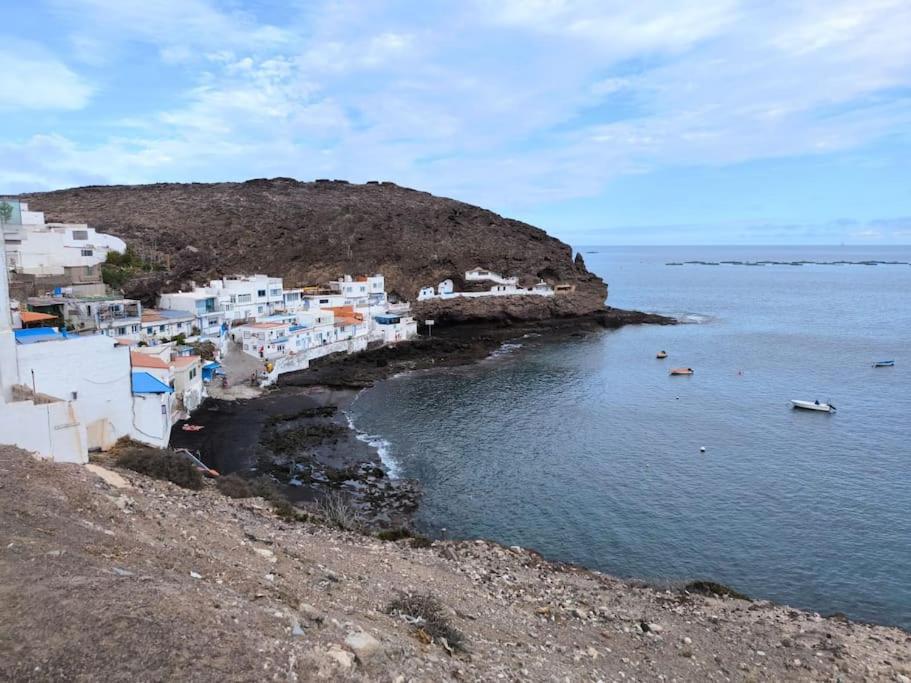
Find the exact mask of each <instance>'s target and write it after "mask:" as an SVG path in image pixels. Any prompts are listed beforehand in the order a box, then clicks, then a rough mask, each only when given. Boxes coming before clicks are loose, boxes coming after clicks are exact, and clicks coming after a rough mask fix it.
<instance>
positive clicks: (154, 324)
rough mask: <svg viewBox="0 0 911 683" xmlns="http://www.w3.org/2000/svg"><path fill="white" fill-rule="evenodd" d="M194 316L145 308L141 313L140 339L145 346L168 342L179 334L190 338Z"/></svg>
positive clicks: (186, 312) (187, 312)
mask: <svg viewBox="0 0 911 683" xmlns="http://www.w3.org/2000/svg"><path fill="white" fill-rule="evenodd" d="M195 322H196V316H195V315H193V314H192V313H190V312H189V311H171V310H168V309H164V308H161V309H159V308H146V309H144V310H143V311H142V323H141V324H142V327H141V330H140V339H141V340H142V341H144V342H146V343H147V344H149V343H154V342H161V341H169V340H170V339H173V338H174V337H176V336H177V335H179V334H182V335H184V336H186V337H189V336H191V332H192V331H193V327H194V325H195Z"/></svg>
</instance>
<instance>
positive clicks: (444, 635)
mask: <svg viewBox="0 0 911 683" xmlns="http://www.w3.org/2000/svg"><path fill="white" fill-rule="evenodd" d="M386 612H387V613H389V614H392V615H394V616H397V617H401V618H402V619H404V620H405V621H407V622H408V623H409V624H411V625H412V626H414V627H415V631H416V632H417V634H418V635H420V634H421V632H422V631H423V633H424V634H426V635H428V636H430V637H431V638H432V639H433V640H434V641H442V642H441V644H442V645H443V646H444V647H446V648H447V649H449V650H461V649H463V647H464V637H463V636H462V633H461V632H460V631H458V630H457V629H456V628H455V627H454V626H453V625H452V624H450V623H449V619H448V618H447V617H446V614H445V613H444V611H443V605H441V604H440V601H439V600H437V599H436V598H435V597H433V596H432V595H428V594H411V593H407V594H403V595H400V596H399V597H397V598H396V599H395V600H393V601H392V602H390V603H389V605H388V606H387V607H386Z"/></svg>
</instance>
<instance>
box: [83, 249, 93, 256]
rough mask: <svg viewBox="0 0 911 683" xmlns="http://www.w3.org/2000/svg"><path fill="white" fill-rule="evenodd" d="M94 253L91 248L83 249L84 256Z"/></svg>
mask: <svg viewBox="0 0 911 683" xmlns="http://www.w3.org/2000/svg"><path fill="white" fill-rule="evenodd" d="M92 253H93V252H92V250H91V249H83V250H82V255H83V256H91V255H92Z"/></svg>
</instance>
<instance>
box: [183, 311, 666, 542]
mask: <svg viewBox="0 0 911 683" xmlns="http://www.w3.org/2000/svg"><path fill="white" fill-rule="evenodd" d="M675 323H676V321H675V320H673V319H671V318H667V317H665V316H660V315H656V314H649V313H640V312H638V311H627V310H622V309H612V308H606V309H604V310H602V311H598V312H595V313H593V314H590V315H586V316H579V317H566V318H554V319H547V320H504V319H495V320H489V319H488V320H479V321H475V322H470V323H466V322H458V323H456V322H450V323H449V324H447V323H446V322H445V321H441V323H440V324H439V327H438V328H437V327H435V328H434V329H433V330H432V332H431V334H432V336H427V337H420V338H418V339H415V340H412V341H409V342H405V343H402V344H398V345H394V346H384V347H380V348H376V349H372V350H367V351H362V352H360V353H357V354H351V355H337V356H327V357H324V358H321V359H319V360H318V361H317V362H315V363H314V364H313V365H312V366H311V367H310V368H309V369H307V370H301V371H299V372H293V373H288V374H287V375H282V376H281V377H280V378H279V380H278V383H277V384H276V386H274V387H272V388H269V389H267V390H265V391H264V392H263V393H262V394H261V395H260V396H256V397H251V398H230V399H219V398H209V399H206V401H205V402H204V403H203V405H202V406H201V408H200V409H199V410H198V411H197V412H196V413H195V414H194V416H193V417H192V419H191V420H189V422H190V423H192V424H194V425H197V426H202V427H203V429H201V430H199V431H194V432H186V431H183V430H182V429H181V427H182V426H183V424H185V422H180V423H177V424H176V425H175V426H174V428H173V430H172V432H171V447H172V448H187V449H189V450H191V451H193V452H198V453H199V455H200V457H201V458H202V460H203V461H204V462H205V463H206V464H207V465H208V466H209V467H212V468H214V469H216V470H218V471H219V472H220V473H221V474H222V475H227V474H231V473H234V472H237V473H241V474H246V475H248V476H249V475H251V474H253V473H254V472H256V473H259V474H266V475H268V476H271V477H272V478H273V479H275V480H276V481H277V482H278V483H279V485H280V488H281V490H282V493H283V494H284V495H285V496H286V497H287V498H288V499H289V500H290V501H291V502H292V503H295V504H303V505H306V504H313V503H315V502H317V501H318V500H319V499H321V498H322V497H323V496H325V495H326V494H327V493H328V492H330V491H332V490H337V491H342V492H343V493H346V494H347V495H348V497H349V499H350V500H351V502H352V503H353V504H354V505H355V507H356V508H357V509H358V510H359V511H360V513H361V514H362V515H363V517H364V521H365V522H366V523H367V526H368V527H369V528H372V529H374V530H382V529H392V528H399V527H403V528H408V529H411V528H412V526H413V525H412V517H413V513H414V512H415V510H416V509H417V507H418V505H419V501H420V482H418V481H414V480H409V479H403V478H398V477H396V476H393V475H394V474H398V473H396V472H395V468H394V463H393V466H392V467H390V466H389V465H387V464H386V463H384V461H383V457H382V454H381V448H382V446H381V445H379V444H377V443H376V441H378V439H373V440H372V439H371V438H370V437H371V435H369V434H365V433H362V432H360V431H359V430H358V429H357V427H356V425H353V424H352V422H351V420H350V419H349V417H348V415H347V412H346V410H347V408H348V407H349V406H350V405H351V403H353V401H354V400H356V398H357V396H358V395H359V394H360V392H362V391H364V390H365V389H368V388H371V387H373V386H375V385H376V383H377V382H380V381H383V380H386V379H390V378H392V377H395V376H399V375H402V374H407V373H411V372H416V371H421V370H433V369H436V368H445V367H458V366H467V365H471V364H474V363H477V362H479V361H482V360H484V359H486V358H489V357H490V356H491V355H492V354H494V353H495V352H496V351H497V350H498V349H500V348H502V347H503V346H504V344H508V343H510V342H515V341H516V340H517V339H520V338H522V337H524V336H525V335H527V334H535V335H540V336H541V337H546V338H550V339H553V340H569V339H572V338H580V337H585V336H587V335H588V334H592V333H595V332H598V331H603V330H605V329H618V328H620V327H623V326H625V325H631V324H664V325H666V324H675Z"/></svg>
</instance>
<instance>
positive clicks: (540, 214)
mask: <svg viewBox="0 0 911 683" xmlns="http://www.w3.org/2000/svg"><path fill="white" fill-rule="evenodd" d="M2 26H3V29H2V31H3V35H2V40H0V93H3V95H2V96H0V122H2V131H3V133H2V135H0V154H2V158H3V163H2V164H0V192H4V193H8V192H22V191H29V190H41V189H53V188H61V187H70V186H74V185H85V184H93V183H146V182H157V181H218V180H243V179H247V178H256V177H273V176H292V177H296V178H300V179H304V180H306V179H313V178H319V177H330V178H347V179H349V180H351V181H354V182H363V181H365V180H371V179H382V180H393V181H395V182H398V183H400V184H402V185H407V186H411V187H415V188H419V189H424V190H428V191H430V192H433V193H435V194H441V195H446V196H451V197H455V198H457V199H462V200H464V201H468V202H472V203H476V204H480V205H482V206H485V207H488V208H491V209H494V210H496V211H498V212H500V213H503V214H505V215H509V216H513V217H516V218H520V219H523V220H527V221H529V222H532V223H535V224H537V225H540V226H541V227H543V228H545V229H547V230H548V231H550V232H551V233H553V234H556V235H558V236H560V237H562V238H564V239H566V240H568V241H571V242H575V243H600V244H700V243H718V244H749V243H758V244H769V243H785V244H786V243H794V244H809V243H834V244H837V243H842V242H844V243H855V244H908V243H911V40H908V35H907V29H908V27H909V26H911V2H908V1H907V0H868V1H864V0H827V1H818V2H817V1H816V0H804V1H802V2H798V3H794V2H776V1H775V0H767V1H763V2H758V1H756V0H742V1H741V0H699V1H692V2H680V1H677V0H638V1H637V2H628V1H616V2H615V1H614V0H578V1H573V0H489V1H488V0H460V1H455V2H447V1H446V0H437V1H435V2H432V3H427V2H396V1H388V2H378V1H377V2H375V1H373V0H357V1H354V0H352V1H351V2H344V1H342V0H327V1H323V0H298V1H297V2H294V1H291V2H288V1H279V0H263V1H261V2H251V1H244V0H155V1H154V2H149V1H148V0H142V1H140V0H28V1H25V0H7V1H6V2H5V3H4V21H3V24H2Z"/></svg>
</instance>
